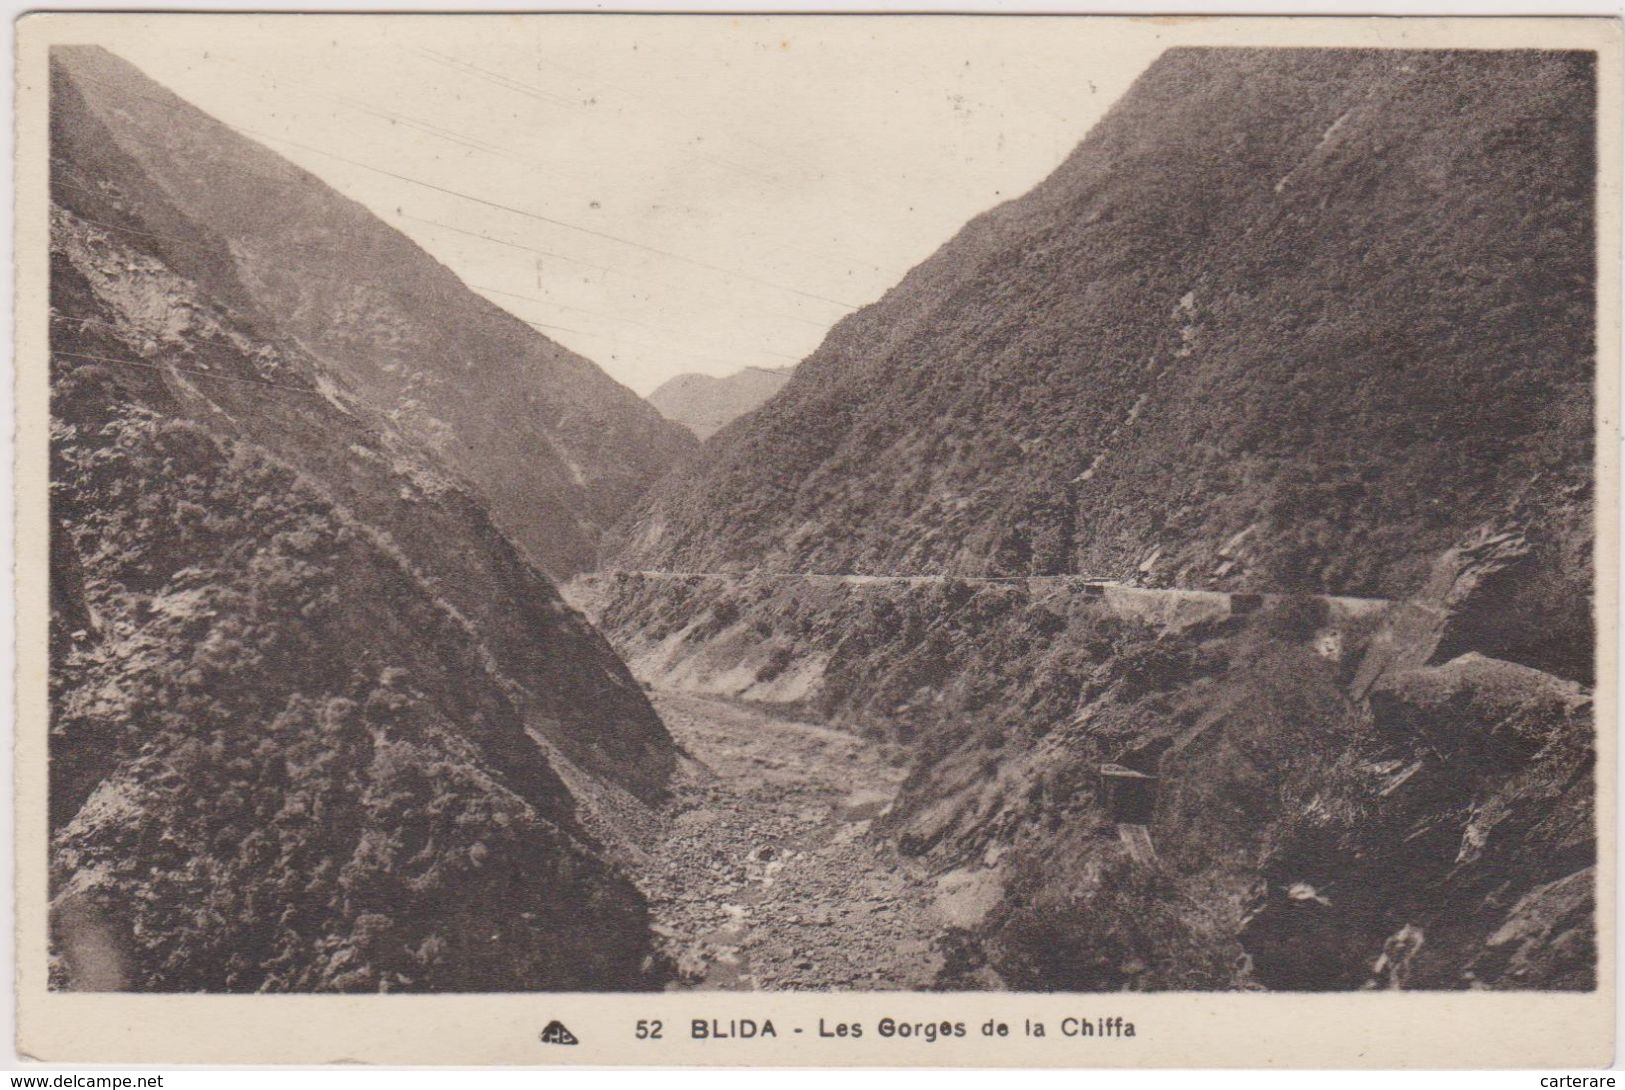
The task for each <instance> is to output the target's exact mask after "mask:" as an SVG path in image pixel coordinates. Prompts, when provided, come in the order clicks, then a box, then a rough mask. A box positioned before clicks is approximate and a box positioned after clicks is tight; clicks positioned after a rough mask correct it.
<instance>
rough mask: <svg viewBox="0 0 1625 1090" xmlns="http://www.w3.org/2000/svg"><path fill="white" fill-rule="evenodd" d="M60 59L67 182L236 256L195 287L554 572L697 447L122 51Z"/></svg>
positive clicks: (212, 256) (185, 268)
mask: <svg viewBox="0 0 1625 1090" xmlns="http://www.w3.org/2000/svg"><path fill="white" fill-rule="evenodd" d="M53 58H54V61H55V63H56V65H57V67H58V71H59V72H60V73H61V79H63V80H65V81H66V82H67V83H68V84H69V85H71V87H72V91H73V99H72V101H73V109H74V110H75V113H76V121H75V123H74V124H72V125H71V126H66V127H64V128H62V129H61V131H60V137H61V142H62V143H61V147H60V148H59V150H58V154H59V156H63V155H65V156H66V157H67V158H68V159H69V160H71V162H72V163H73V168H72V169H73V170H75V171H77V172H78V173H77V174H76V175H75V176H74V177H71V178H65V179H64V184H72V185H80V186H85V187H87V188H92V189H94V188H96V187H97V185H98V184H99V182H101V181H102V180H106V181H109V182H112V183H115V184H118V185H120V186H121V187H122V188H123V189H124V191H125V192H126V193H128V194H130V195H131V196H132V197H140V198H142V210H143V214H144V216H146V217H148V218H144V219H143V220H142V222H141V223H140V224H138V226H141V227H144V229H146V230H148V231H150V232H153V233H154V234H157V235H163V236H177V237H180V238H186V239H192V238H194V237H196V236H197V235H200V234H201V235H208V236H212V237H213V238H214V239H215V240H217V241H218V242H219V243H221V245H218V246H215V247H211V248H208V249H206V250H198V249H197V248H191V247H181V248H177V249H175V250H174V251H173V252H172V253H170V254H169V257H170V259H171V260H173V261H174V262H175V269H176V271H177V272H178V273H180V274H181V275H184V276H190V277H195V278H199V279H206V280H207V281H208V282H210V283H211V284H212V285H214V286H215V287H217V288H218V289H219V290H222V291H226V290H227V287H228V285H229V292H230V294H229V297H228V298H229V301H230V302H231V303H232V305H234V306H236V307H238V308H239V309H241V310H244V311H250V310H255V311H257V312H258V313H260V314H262V315H273V316H274V320H275V322H276V326H277V329H278V331H279V333H280V335H281V336H283V337H284V338H286V339H289V340H297V341H298V343H299V344H300V345H301V346H302V347H303V349H304V350H305V351H306V352H308V353H309V354H311V355H312V356H314V357H316V358H318V359H320V360H321V361H322V363H323V364H324V366H325V368H326V369H327V370H328V372H329V373H330V376H331V378H332V379H333V381H335V382H336V383H338V384H339V385H340V386H342V387H343V388H345V389H346V390H348V391H350V392H351V394H353V396H354V397H355V398H356V399H357V400H358V401H359V402H360V403H361V404H363V405H366V406H368V407H370V408H371V409H373V410H375V411H376V412H377V413H379V414H383V415H387V416H388V417H389V418H390V419H392V420H393V421H394V422H395V423H396V424H397V425H398V426H399V428H400V429H401V431H402V432H403V434H405V435H407V436H409V437H411V438H412V439H414V440H415V441H416V442H418V443H420V444H422V445H425V446H427V447H429V448H430V449H432V450H433V451H434V452H435V453H436V454H437V455H438V456H439V457H440V458H442V459H443V460H444V461H445V462H446V464H447V465H448V466H449V467H450V468H452V469H453V470H455V471H456V472H458V473H460V474H461V475H462V476H464V477H465V478H466V479H467V480H469V481H470V482H472V483H473V484H474V485H475V486H476V488H477V489H478V490H479V491H480V492H481V493H482V494H483V496H484V497H485V500H486V503H487V505H488V507H489V509H490V511H491V514H492V516H493V517H494V518H495V520H496V522H497V524H498V525H499V526H501V527H502V528H503V529H504V530H505V531H506V532H507V533H508V534H509V536H511V537H512V538H513V540H514V541H515V542H516V543H518V544H519V545H520V547H521V548H522V549H524V550H525V551H526V552H527V553H528V554H529V555H530V556H531V558H532V559H533V560H535V561H537V562H539V563H540V564H541V565H542V566H543V568H544V569H545V570H547V571H548V572H549V573H550V574H552V575H554V576H567V575H569V574H571V573H573V572H576V571H579V570H581V569H583V568H586V567H590V566H591V565H592V563H593V562H594V559H595V557H596V551H597V547H598V538H599V535H600V534H601V533H602V531H603V529H604V528H605V527H607V526H609V525H610V524H611V523H613V522H615V521H616V520H617V519H618V518H620V517H621V516H622V515H623V514H624V513H625V512H626V510H627V509H628V507H629V506H630V505H631V504H632V503H633V502H634V501H635V500H637V499H638V497H639V496H640V495H641V494H642V493H643V491H644V489H645V488H647V487H648V485H649V484H650V483H651V482H652V481H653V480H654V479H655V477H656V476H658V475H660V474H662V473H664V472H665V471H666V470H667V469H669V468H670V466H671V465H672V464H673V463H674V462H677V461H681V460H682V459H683V458H684V457H685V456H686V455H687V454H688V452H689V451H690V450H691V449H692V448H693V447H694V445H695V444H694V441H693V439H692V437H691V436H690V435H688V434H687V433H686V432H685V431H684V430H683V429H682V428H680V427H678V426H676V425H674V424H671V423H669V422H667V421H664V420H662V419H661V418H660V416H659V414H658V413H656V412H655V411H654V410H653V409H651V408H650V407H649V406H648V405H646V404H645V403H644V402H643V401H642V400H641V399H640V398H638V397H637V396H636V395H635V394H633V393H632V392H631V391H630V390H628V389H626V388H625V387H623V386H621V385H620V384H618V383H616V382H614V381H613V380H612V379H610V378H609V377H608V376H606V375H605V374H603V372H601V371H600V370H599V369H598V368H597V367H596V366H594V365H593V364H592V363H591V362H589V361H587V360H585V359H583V358H581V357H580V356H577V355H575V354H574V353H572V352H569V351H568V350H566V349H564V348H561V347H560V346H558V345H556V344H554V343H553V342H551V341H549V340H548V339H547V338H545V337H543V336H542V335H541V334H539V333H537V332H536V331H535V330H533V329H531V328H530V327H529V326H527V325H525V323H523V322H521V321H520V320H519V319H517V318H515V317H513V316H512V315H511V314H508V313H507V312H505V311H503V310H501V309H500V308H498V307H496V306H494V305H493V304H491V303H489V302H487V301H486V300H484V299H482V298H480V297H479V296H477V295H475V294H474V293H473V292H471V291H469V290H468V289H467V288H466V287H465V286H464V285H463V284H462V283H461V282H460V281H459V280H458V279H457V278H456V277H455V276H454V275H452V273H451V272H450V271H448V270H447V269H445V268H444V267H442V266H441V265H440V264H439V263H438V262H436V261H434V260H433V259H432V258H430V257H429V256H428V255H427V254H425V253H424V252H423V251H422V250H420V249H419V248H418V247H417V246H416V245H414V244H413V243H412V242H411V241H410V240H408V239H407V238H405V237H404V236H403V235H401V234H400V233H399V232H397V231H395V230H393V229H391V228H390V227H388V226H387V225H385V224H384V223H382V222H381V221H379V220H378V219H377V217H375V216H373V215H372V213H370V212H368V211H367V210H366V209H365V208H363V207H362V206H361V205H359V204H357V203H355V202H354V201H351V200H348V199H346V198H344V197H341V196H340V195H338V194H337V193H335V192H333V191H332V190H331V189H329V188H328V187H327V186H325V185H323V184H322V183H321V182H320V181H318V180H317V179H316V178H314V177H312V176H311V175H309V174H307V173H306V172H305V171H303V170H300V169H299V168H297V167H295V166H293V165H292V164H291V163H289V162H287V161H286V160H284V159H282V158H281V157H279V156H277V155H275V154H273V153H271V152H270V151H267V150H266V149H265V148H264V147H262V146H260V145H259V144H256V143H255V142H253V141H252V140H249V139H247V138H246V137H244V136H242V135H240V134H239V133H237V132H236V131H234V130H232V129H230V128H228V127H227V126H225V125H222V124H220V123H219V122H217V121H215V120H214V119H212V118H210V117H208V116H207V115H206V114H204V113H202V112H201V111H199V110H197V109H195V108H194V107H192V106H190V105H189V104H187V103H186V102H184V101H183V100H182V99H180V98H177V97H176V96H174V95H172V94H170V93H169V92H168V91H166V90H165V89H164V88H162V87H160V86H159V85H157V84H156V83H154V82H152V81H151V80H148V79H147V78H146V77H144V76H143V75H141V74H140V73H139V72H138V71H137V70H136V69H134V68H133V67H131V66H130V65H128V64H126V63H125V62H123V61H122V60H120V59H118V58H116V57H114V56H112V55H111V54H109V53H107V52H106V51H104V50H101V49H98V48H93V47H85V48H77V47H74V48H58V49H57V50H55V51H54V53H53ZM85 196H91V195H89V194H86V195H85ZM177 209H184V212H180V211H177ZM91 214H92V215H94V213H93V212H92V213H91ZM201 262H207V264H204V263H201ZM386 271H387V276H384V275H380V274H382V273H384V272H386ZM250 304H252V305H250Z"/></svg>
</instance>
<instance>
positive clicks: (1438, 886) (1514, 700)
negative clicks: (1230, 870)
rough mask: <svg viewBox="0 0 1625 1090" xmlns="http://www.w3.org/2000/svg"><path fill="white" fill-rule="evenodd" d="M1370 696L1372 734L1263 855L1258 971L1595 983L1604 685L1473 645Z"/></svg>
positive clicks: (1300, 984) (1350, 981) (1255, 938)
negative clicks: (1597, 767)
mask: <svg viewBox="0 0 1625 1090" xmlns="http://www.w3.org/2000/svg"><path fill="white" fill-rule="evenodd" d="M1370 708H1371V723H1372V729H1371V731H1370V732H1369V733H1367V734H1364V735H1362V736H1361V737H1360V738H1358V739H1357V740H1356V741H1357V744H1356V746H1355V747H1353V749H1352V751H1351V752H1350V753H1349V754H1347V755H1346V756H1345V757H1344V758H1343V760H1342V761H1341V762H1340V763H1339V767H1338V770H1337V771H1338V773H1339V774H1338V775H1337V776H1335V777H1334V778H1331V779H1329V781H1328V783H1327V784H1326V786H1325V788H1324V789H1323V790H1322V791H1321V792H1320V793H1319V795H1318V797H1317V798H1316V799H1315V800H1314V804H1313V805H1312V806H1310V807H1307V808H1306V809H1305V810H1304V811H1303V812H1302V813H1301V814H1298V815H1293V817H1292V818H1291V819H1290V820H1289V821H1288V822H1286V823H1285V826H1284V827H1283V829H1282V830H1281V831H1280V834H1279V839H1278V840H1277V841H1276V843H1275V844H1273V845H1272V846H1271V848H1270V850H1269V852H1268V854H1267V855H1266V856H1265V858H1264V862H1263V866H1262V868H1261V869H1262V874H1263V878H1264V889H1263V891H1262V892H1261V894H1260V895H1259V897H1258V899H1257V901H1256V902H1255V903H1254V905H1253V906H1252V910H1251V916H1250V918H1249V920H1248V922H1247V924H1246V925H1245V927H1244V928H1243V931H1242V935H1241V942H1242V945H1243V946H1244V947H1246V948H1247V950H1248V952H1249V954H1250V955H1251V957H1252V964H1253V969H1254V972H1255V974H1256V975H1257V977H1258V978H1259V979H1260V980H1261V981H1263V982H1264V983H1266V984H1268V985H1269V986H1271V987H1287V988H1293V987H1297V988H1323V987H1325V986H1326V982H1327V981H1328V980H1335V981H1339V982H1341V983H1342V984H1344V985H1346V986H1354V985H1359V984H1364V985H1367V986H1395V987H1398V986H1403V987H1411V988H1463V987H1488V988H1546V989H1575V988H1579V989H1586V988H1591V987H1594V986H1595V973H1596V938H1595V918H1594V911H1595V904H1594V898H1595V892H1594V883H1595V874H1594V866H1595V861H1596V829H1595V822H1596V812H1595V807H1594V793H1595V783H1594V779H1593V776H1594V764H1595V750H1594V742H1593V737H1594V729H1595V728H1594V723H1593V718H1592V708H1591V701H1590V697H1589V694H1588V693H1586V692H1585V691H1584V690H1582V689H1581V688H1580V687H1579V686H1578V685H1576V684H1574V683H1572V682H1566V681H1563V680H1561V679H1559V678H1556V677H1554V676H1552V675H1550V674H1546V673H1543V672H1541V671H1539V670H1534V669H1531V668H1528V667H1524V666H1519V665H1516V664H1514V663H1508V662H1504V661H1500V660H1496V659H1489V658H1485V657H1483V656H1481V655H1478V654H1476V653H1471V654H1467V655H1464V656H1461V657H1459V658H1456V659H1453V660H1451V661H1450V662H1448V663H1445V664H1444V665H1442V666H1424V667H1416V668H1413V669H1410V670H1407V671H1404V672H1402V673H1399V674H1397V675H1395V676H1392V677H1390V678H1388V679H1386V680H1384V681H1382V682H1381V683H1379V685H1378V687H1377V688H1376V689H1374V690H1373V691H1372V693H1371V695H1370ZM1303 888H1313V889H1314V890H1316V891H1317V896H1316V897H1314V898H1312V899H1305V898H1301V897H1299V898H1295V897H1294V896H1293V893H1292V891H1293V890H1295V889H1303ZM1396 944H1398V945H1400V946H1403V947H1404V950H1403V956H1401V955H1400V954H1398V953H1396V952H1395V951H1394V950H1393V949H1391V947H1394V946H1395V945H1396Z"/></svg>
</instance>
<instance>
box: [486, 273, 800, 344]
mask: <svg viewBox="0 0 1625 1090" xmlns="http://www.w3.org/2000/svg"><path fill="white" fill-rule="evenodd" d="M469 287H471V288H473V289H474V290H475V291H488V292H490V293H492V294H493V295H506V296H508V297H509V298H511V299H523V300H524V301H525V302H527V303H535V304H537V305H538V306H544V307H557V308H558V309H560V310H569V311H574V312H575V313H577V314H586V315H589V316H591V317H594V318H603V319H605V320H607V321H611V322H622V323H624V324H626V325H635V326H638V327H639V328H640V329H647V330H649V331H650V332H651V333H669V334H671V335H672V336H674V337H688V338H690V339H697V336H698V335H697V334H694V333H690V332H687V331H686V330H681V329H670V328H668V327H666V326H658V325H650V324H649V323H648V322H640V321H638V320H637V319H635V318H623V317H621V316H620V315H618V314H606V313H605V312H604V311H601V310H589V309H588V308H586V307H575V306H571V305H569V304H568V303H558V302H554V301H553V300H551V299H538V298H537V297H536V296H534V295H523V294H521V293H519V292H517V291H507V290H505V289H503V288H493V287H489V286H487V285H485V284H470V285H469ZM757 351H759V352H761V353H762V354H763V355H764V356H776V357H778V358H779V359H781V360H789V361H790V362H791V363H799V362H801V357H800V356H792V355H789V354H788V353H784V352H774V351H772V350H770V349H766V348H761V349H757Z"/></svg>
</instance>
